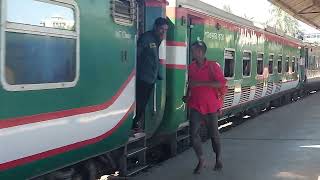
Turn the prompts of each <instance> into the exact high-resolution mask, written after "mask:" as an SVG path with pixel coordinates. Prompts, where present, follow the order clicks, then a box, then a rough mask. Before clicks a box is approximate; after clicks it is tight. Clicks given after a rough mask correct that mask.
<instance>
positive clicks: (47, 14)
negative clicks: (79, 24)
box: [7, 0, 75, 31]
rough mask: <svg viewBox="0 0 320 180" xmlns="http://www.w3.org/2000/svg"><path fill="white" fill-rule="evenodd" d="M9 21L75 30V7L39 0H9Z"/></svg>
mask: <svg viewBox="0 0 320 180" xmlns="http://www.w3.org/2000/svg"><path fill="white" fill-rule="evenodd" d="M7 21H8V22H13V23H20V24H28V25H34V26H42V27H47V28H56V29H63V30H70V31H74V30H75V16H74V11H73V9H71V8H67V7H63V6H59V5H55V4H50V3H46V2H41V1H37V0H23V1H22V0H9V1H7Z"/></svg>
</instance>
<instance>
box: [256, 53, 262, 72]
mask: <svg viewBox="0 0 320 180" xmlns="http://www.w3.org/2000/svg"><path fill="white" fill-rule="evenodd" d="M257 74H258V75H262V74H263V54H258V58H257Z"/></svg>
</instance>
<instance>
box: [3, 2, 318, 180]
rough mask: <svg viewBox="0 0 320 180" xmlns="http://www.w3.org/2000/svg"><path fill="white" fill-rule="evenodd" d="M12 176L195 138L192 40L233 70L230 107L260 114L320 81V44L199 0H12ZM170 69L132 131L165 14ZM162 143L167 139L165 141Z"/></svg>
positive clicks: (227, 112)
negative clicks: (148, 55)
mask: <svg viewBox="0 0 320 180" xmlns="http://www.w3.org/2000/svg"><path fill="white" fill-rule="evenodd" d="M0 2H1V17H0V18H1V26H0V30H1V33H0V39H1V44H0V54H1V55H0V62H1V63H0V76H1V86H0V99H1V101H0V106H1V110H0V179H1V180H21V179H58V180H59V179H84V180H88V179H89V180H91V179H96V178H98V177H99V176H101V175H103V174H108V173H112V172H115V171H119V172H120V174H121V175H123V176H129V175H132V174H135V173H137V172H139V171H140V170H142V169H145V168H146V167H148V163H149V160H148V158H147V154H148V152H150V151H151V150H152V149H154V148H155V147H157V146H159V145H167V147H169V154H170V156H174V155H175V154H177V151H178V149H179V147H180V146H183V145H186V144H188V143H189V129H188V128H189V125H188V117H187V109H186V106H185V104H184V103H183V101H182V99H181V98H182V97H183V95H184V93H185V91H186V82H187V73H188V72H187V66H188V64H189V63H190V61H191V59H190V51H189V49H190V47H189V46H190V44H191V43H192V42H194V41H196V40H203V41H204V42H206V44H207V46H208V52H207V58H208V60H212V61H217V62H218V63H219V64H220V66H221V68H222V69H223V72H224V75H225V77H226V78H227V79H228V83H227V85H228V92H227V95H226V97H225V99H224V105H223V109H222V114H221V117H220V118H221V120H222V119H228V118H230V117H236V118H233V119H238V120H239V119H241V117H242V116H243V115H245V114H248V115H251V116H255V115H257V114H259V112H260V111H261V110H263V109H265V108H267V109H268V108H270V107H272V106H281V105H283V104H286V103H288V102H290V101H292V100H296V99H297V98H298V97H301V96H303V95H304V94H306V93H308V92H309V91H311V90H314V89H318V87H319V84H318V83H319V82H320V71H319V70H320V67H319V66H320V61H319V60H320V59H319V56H320V54H319V53H320V51H319V48H318V47H313V46H310V45H306V44H304V43H303V42H302V41H301V40H298V39H295V38H291V37H288V36H286V35H284V34H283V33H281V32H279V31H277V30H275V29H272V28H269V27H267V28H265V27H259V26H256V25H255V24H254V23H253V22H251V21H249V20H246V19H243V18H241V17H238V16H235V15H232V14H229V13H227V12H224V11H222V10H220V9H217V8H215V7H213V6H210V5H208V4H205V3H202V2H201V1H198V0H169V1H168V2H167V1H164V0H23V1H21V0H1V1H0ZM160 16H162V17H166V18H167V19H168V21H169V22H170V25H169V31H168V33H167V38H166V40H165V41H164V42H163V43H162V45H161V47H160V63H161V69H160V71H161V73H162V75H163V77H164V78H163V80H162V81H158V82H157V83H156V86H155V89H154V92H153V96H152V98H151V99H150V102H149V103H148V107H147V110H146V114H145V132H144V133H140V134H136V135H135V137H130V132H131V125H132V119H133V117H134V114H135V77H136V76H135V70H136V68H135V64H136V48H137V47H136V42H137V39H138V38H139V35H141V33H143V32H145V31H147V30H150V29H152V25H153V22H154V20H155V19H156V18H157V17H160ZM158 152H159V151H158Z"/></svg>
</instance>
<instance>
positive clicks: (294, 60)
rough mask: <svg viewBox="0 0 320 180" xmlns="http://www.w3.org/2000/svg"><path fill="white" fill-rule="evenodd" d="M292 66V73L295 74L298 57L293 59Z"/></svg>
mask: <svg viewBox="0 0 320 180" xmlns="http://www.w3.org/2000/svg"><path fill="white" fill-rule="evenodd" d="M291 64H292V70H291V72H293V73H294V72H295V70H296V57H292V62H291Z"/></svg>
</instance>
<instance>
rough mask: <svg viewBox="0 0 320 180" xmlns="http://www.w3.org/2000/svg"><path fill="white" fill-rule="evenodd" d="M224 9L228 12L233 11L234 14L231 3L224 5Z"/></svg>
mask: <svg viewBox="0 0 320 180" xmlns="http://www.w3.org/2000/svg"><path fill="white" fill-rule="evenodd" d="M222 9H223V10H224V11H226V12H228V13H231V14H232V10H231V7H230V5H226V4H225V5H223V7H222Z"/></svg>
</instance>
